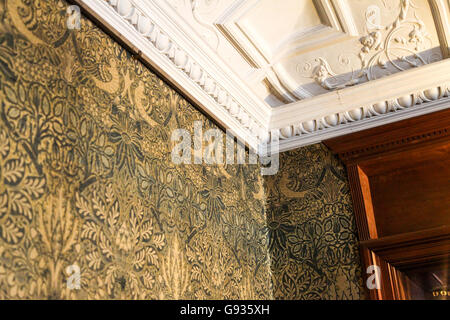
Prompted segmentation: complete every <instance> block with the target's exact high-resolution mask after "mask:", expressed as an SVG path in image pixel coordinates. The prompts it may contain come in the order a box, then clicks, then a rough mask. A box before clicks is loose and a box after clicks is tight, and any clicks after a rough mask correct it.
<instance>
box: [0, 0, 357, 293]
mask: <svg viewBox="0 0 450 320" xmlns="http://www.w3.org/2000/svg"><path fill="white" fill-rule="evenodd" d="M67 6H68V3H66V2H65V1H58V0H45V1H44V0H0V181H1V182H0V299H11V298H19V299H130V298H131V299H272V298H278V299H282V298H287V299H302V298H303V299H306V298H311V299H319V298H336V299H356V298H358V297H360V290H359V282H360V280H359V274H358V272H357V270H359V269H358V268H359V263H358V261H359V260H358V257H357V252H356V245H355V241H356V239H355V234H354V222H353V219H352V209H351V205H350V199H349V193H348V189H347V185H346V183H345V178H344V176H345V174H344V172H343V169H342V167H341V166H340V164H338V163H337V162H336V161H335V160H334V159H333V158H331V157H330V156H329V154H328V152H327V151H326V150H325V149H324V148H323V147H322V146H314V147H311V148H306V149H302V150H298V151H295V152H290V153H287V154H284V155H282V168H281V170H280V173H279V174H278V175H277V176H275V177H269V178H267V179H263V178H262V177H261V176H260V175H259V173H260V170H259V169H260V168H259V167H258V166H256V165H235V166H226V165H224V166H206V165H205V166H200V165H182V166H181V165H180V166H177V165H174V164H173V163H172V162H171V155H170V152H171V150H172V145H171V142H170V137H171V133H172V131H173V130H174V129H177V128H184V129H189V130H191V132H192V131H193V126H194V121H203V124H204V129H205V130H207V129H209V128H214V127H215V125H214V124H213V123H211V122H210V121H209V120H207V118H205V117H204V116H203V115H202V114H201V113H200V112H198V111H197V110H196V109H195V108H194V107H193V106H191V105H190V104H189V103H188V102H187V101H186V100H184V99H183V98H182V97H181V96H180V95H178V94H177V93H176V92H175V91H174V90H172V89H171V88H170V87H169V86H168V85H167V84H165V83H164V82H163V81H162V80H161V79H159V78H158V77H157V76H156V75H155V74H153V73H152V72H151V71H149V70H148V69H146V68H145V67H144V66H143V65H142V64H141V63H140V62H138V61H136V60H135V59H133V57H132V56H131V55H130V54H129V53H128V52H127V51H126V50H124V49H123V48H122V47H121V46H119V45H118V44H117V43H115V42H114V41H113V40H112V39H111V38H109V37H108V36H107V35H105V34H104V33H103V32H102V31H101V30H100V29H99V28H97V27H96V26H94V25H93V24H92V23H91V22H90V21H89V20H87V19H84V18H83V19H82V21H81V29H80V30H76V29H75V30H70V29H68V28H67V27H66V21H67V15H66V9H67ZM74 265H76V266H77V267H79V271H80V278H79V279H80V288H79V289H73V288H72V289H70V288H68V286H67V283H68V278H69V277H70V275H71V270H72V271H73V269H71V266H72V267H73V266H74Z"/></svg>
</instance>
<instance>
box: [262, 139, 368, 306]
mask: <svg viewBox="0 0 450 320" xmlns="http://www.w3.org/2000/svg"><path fill="white" fill-rule="evenodd" d="M265 188H266V197H267V225H268V228H269V239H270V244H269V250H270V255H271V260H272V261H271V266H272V275H273V286H274V298H275V299H333V300H334V299H338V300H339V299H344V300H345V299H361V298H362V294H363V291H362V282H361V274H360V259H359V253H358V245H357V238H356V225H355V222H354V216H353V209H352V204H351V196H350V191H349V187H348V183H347V178H346V173H345V171H344V168H343V166H342V164H341V163H340V162H339V160H338V159H336V158H335V157H334V156H333V155H332V154H331V152H330V151H329V150H328V149H327V148H326V147H325V146H323V145H320V144H318V145H313V146H309V147H306V148H302V149H298V150H295V151H290V152H285V153H283V154H282V155H281V158H280V170H279V173H278V175H276V176H272V177H265Z"/></svg>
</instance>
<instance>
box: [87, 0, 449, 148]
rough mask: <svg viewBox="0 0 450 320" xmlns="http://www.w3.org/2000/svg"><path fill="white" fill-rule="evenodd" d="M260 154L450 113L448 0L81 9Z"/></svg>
mask: <svg viewBox="0 0 450 320" xmlns="http://www.w3.org/2000/svg"><path fill="white" fill-rule="evenodd" d="M78 2H79V3H80V4H82V5H83V7H84V8H85V9H87V10H88V11H90V12H91V13H93V14H94V15H95V16H97V17H99V18H100V19H101V20H102V21H103V22H104V23H105V24H106V25H107V26H108V27H109V28H110V29H111V30H112V31H113V32H115V33H116V34H117V35H119V36H121V37H122V38H123V39H124V41H126V42H127V43H128V44H129V45H130V46H132V47H133V48H135V49H136V51H137V52H139V53H140V54H141V56H142V57H143V58H144V59H146V60H148V61H149V62H150V63H152V64H153V65H154V66H155V67H156V68H158V70H160V71H161V72H162V73H163V74H164V75H165V76H166V77H168V78H169V79H170V80H171V81H173V82H174V83H175V84H176V85H177V86H179V87H180V88H181V89H182V90H183V91H184V92H185V93H186V94H187V95H189V96H190V97H191V98H192V99H194V100H195V101H196V102H197V103H198V104H199V106H200V107H202V108H204V109H205V111H207V112H209V113H210V114H211V115H212V116H213V117H215V118H216V119H217V120H218V121H219V122H221V123H222V124H223V125H224V126H226V127H227V128H230V129H231V130H232V131H233V132H234V133H235V134H236V135H237V136H238V137H239V138H240V139H242V140H243V141H245V142H246V143H247V144H249V145H250V146H251V147H255V148H256V147H257V146H258V144H259V143H260V142H261V141H263V142H265V141H268V140H270V139H274V138H278V137H280V138H281V140H282V142H281V150H282V151H283V150H287V149H291V148H296V147H299V146H302V145H306V144H310V143H315V142H319V141H321V140H323V139H326V138H330V137H334V136H338V135H342V134H346V133H349V132H352V131H356V130H362V129H365V128H369V127H373V126H377V125H381V124H385V123H387V122H393V121H397V120H401V119H404V118H408V117H413V116H417V115H419V114H424V113H428V112H432V111H436V110H439V109H444V108H448V107H449V106H450V101H449V99H450V98H449V91H450V89H449V84H450V76H449V74H450V61H449V60H447V58H448V57H449V40H450V23H449V17H450V4H449V0H277V1H276V0H107V1H104V0H79V1H78Z"/></svg>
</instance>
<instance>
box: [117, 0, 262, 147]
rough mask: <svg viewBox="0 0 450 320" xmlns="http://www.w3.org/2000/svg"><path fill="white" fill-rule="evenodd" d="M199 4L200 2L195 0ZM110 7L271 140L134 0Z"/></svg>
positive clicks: (236, 116) (255, 131)
mask: <svg viewBox="0 0 450 320" xmlns="http://www.w3.org/2000/svg"><path fill="white" fill-rule="evenodd" d="M193 2H196V0H193ZM108 3H109V5H110V6H111V7H112V8H113V9H114V10H115V11H116V12H117V13H118V14H119V15H120V16H121V17H122V18H123V19H125V20H126V21H128V22H129V23H130V24H131V25H132V26H133V27H134V28H135V29H136V30H137V31H138V32H139V33H140V35H141V36H143V37H144V38H146V39H147V40H148V41H150V42H151V43H152V44H153V46H154V47H155V48H156V49H157V50H158V51H159V52H160V53H161V54H163V55H164V56H166V57H167V58H168V59H170V60H171V61H172V63H173V64H175V66H176V67H177V68H178V69H179V70H180V71H182V72H183V73H184V74H185V75H186V76H187V77H189V79H190V80H192V81H194V82H195V83H196V84H197V85H199V86H200V87H201V88H202V90H203V91H204V92H205V93H206V94H208V95H209V96H210V97H211V98H212V99H214V101H215V102H216V103H217V104H218V105H220V106H222V107H223V108H224V109H225V110H226V112H227V113H228V114H229V115H230V116H231V117H232V118H234V119H235V120H236V121H238V122H239V123H240V124H241V125H242V126H243V127H244V128H246V129H247V130H249V132H250V133H251V134H252V135H253V136H255V137H258V139H267V133H266V132H265V130H264V129H263V128H262V127H261V126H260V125H259V124H258V122H257V121H256V120H255V119H254V118H253V117H252V116H251V115H250V114H249V113H248V112H247V111H246V110H245V109H244V108H243V107H242V106H241V105H240V104H239V103H238V102H237V101H236V99H234V98H233V97H232V96H231V95H230V94H229V93H228V92H227V91H226V90H225V89H224V88H223V87H222V86H221V85H220V84H219V83H218V82H217V81H216V80H215V79H213V78H212V77H211V75H209V74H208V73H207V72H206V71H205V70H204V69H203V68H202V66H201V65H199V63H197V62H196V61H195V60H194V58H193V57H192V56H191V55H190V54H189V53H187V52H186V51H185V50H184V49H183V48H181V47H180V46H179V45H178V44H177V43H175V41H174V40H173V39H171V38H170V37H169V36H168V35H167V34H166V33H165V32H164V30H162V28H160V27H159V26H158V24H157V23H156V22H155V21H153V20H152V19H150V18H149V17H148V16H146V15H145V14H144V13H142V12H140V10H139V9H138V8H137V7H136V6H135V4H134V3H133V2H132V1H131V0H108Z"/></svg>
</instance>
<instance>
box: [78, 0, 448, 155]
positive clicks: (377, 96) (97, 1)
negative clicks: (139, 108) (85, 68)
mask: <svg viewBox="0 0 450 320" xmlns="http://www.w3.org/2000/svg"><path fill="white" fill-rule="evenodd" d="M238 1H239V2H242V1H240V0H238ZM401 1H403V2H409V1H407V0H401ZM75 2H77V3H78V4H80V5H81V6H82V7H83V8H84V9H85V10H87V11H88V12H89V13H91V14H92V15H93V16H95V17H96V18H97V19H99V20H100V21H101V22H102V24H103V25H105V27H107V28H108V29H109V30H110V31H111V32H113V33H114V34H115V35H116V36H118V37H119V38H121V39H122V41H124V42H125V43H127V45H128V46H129V47H131V48H132V49H133V50H134V51H135V53H136V54H139V55H140V57H141V58H142V59H144V60H146V61H147V62H149V63H150V64H151V65H152V66H153V67H155V68H156V69H157V70H158V71H159V72H161V73H162V74H163V75H164V76H165V77H166V78H167V79H168V80H169V81H171V82H173V83H174V85H176V86H177V87H178V88H180V89H181V90H182V91H183V92H184V93H185V94H186V95H187V96H188V97H190V98H191V99H192V100H194V101H195V103H196V104H198V106H199V107H200V108H202V109H203V110H204V111H206V112H207V113H209V114H210V115H211V116H212V117H214V118H215V119H216V120H217V121H218V122H219V123H221V124H222V125H223V126H225V127H226V128H227V129H229V130H231V131H232V132H233V133H234V134H235V135H236V136H237V137H238V139H240V140H241V141H243V142H245V143H246V144H247V145H248V146H249V147H251V148H253V149H258V147H259V146H260V145H261V144H265V143H268V142H269V141H271V140H272V138H273V137H280V139H281V141H280V151H281V152H283V151H286V150H290V149H294V148H298V147H301V146H305V145H308V144H313V143H317V142H320V141H323V140H324V139H329V138H333V137H336V136H340V135H344V134H348V133H350V132H355V131H360V130H365V129H368V128H372V127H375V126H379V125H383V124H386V123H390V122H394V121H399V120H403V119H406V118H410V117H415V116H418V115H422V114H426V113H430V112H434V111H438V110H442V109H446V108H449V107H450V97H449V95H450V76H449V75H450V60H442V61H439V62H435V63H431V64H426V65H422V66H416V67H415V68H412V69H409V70H405V71H402V72H398V73H395V74H393V75H390V76H387V77H383V78H381V79H373V80H371V81H368V82H365V83H362V84H359V83H358V82H355V83H344V84H343V85H334V84H333V85H330V83H329V82H328V81H327V79H328V78H327V74H326V72H330V70H329V69H330V68H329V67H328V65H327V62H326V60H324V59H322V60H320V59H318V60H317V61H318V66H319V68H316V69H315V71H316V73H318V74H313V78H314V80H315V81H316V82H318V83H320V84H321V85H324V86H327V85H328V86H329V87H330V88H327V89H330V91H329V92H328V93H325V94H321V95H317V96H313V97H309V98H307V99H304V100H300V101H296V102H293V103H290V104H286V105H283V106H280V107H275V108H274V107H271V106H269V105H267V104H266V103H265V102H264V101H263V100H261V99H259V97H258V96H257V95H255V93H254V92H253V91H252V90H251V89H250V88H248V86H247V85H246V84H245V83H244V82H243V81H242V78H241V77H240V76H239V75H237V74H236V73H235V72H234V71H233V70H231V68H230V67H229V66H227V64H226V63H224V61H223V59H222V58H221V57H220V55H219V54H218V52H217V51H216V50H215V49H214V48H211V46H209V45H201V44H202V43H203V41H204V39H202V37H201V36H200V35H198V34H197V33H196V32H195V31H194V30H193V29H192V28H191V26H190V25H189V24H188V23H185V22H184V21H183V19H179V18H178V17H179V16H177V15H176V13H175V11H174V9H173V8H172V7H171V6H170V5H168V4H167V2H166V1H165V0H77V1H75ZM194 2H195V0H194ZM325 2H326V1H322V3H325ZM194 4H195V3H194ZM441 5H442V3H441ZM444 8H446V9H448V7H445V6H444ZM347 14H348V13H347ZM402 17H403V16H402V15H401V16H400V18H402ZM438 18H439V19H441V21H443V22H442V25H443V26H445V25H446V23H447V21H446V20H445V19H447V16H446V15H445V14H440V15H439V17H438ZM402 21H403V20H400V21H399V22H398V23H397V24H395V25H394V27H398V25H399V23H401V22H402ZM419 26H420V24H419ZM346 28H350V29H351V30H353V31H352V32H355V31H354V29H355V28H356V27H354V26H350V27H349V26H347V27H346ZM445 32H447V33H448V31H447V30H445ZM442 34H443V33H441V37H442ZM444 35H445V34H444ZM371 36H373V37H375V36H376V34H373V35H371ZM372 40H374V41H376V39H372ZM442 41H443V39H441V42H442ZM361 43H362V45H363V49H362V50H364V48H365V47H367V46H368V45H370V46H371V48H372V47H374V46H373V44H372V42H371V39H367V40H365V39H361ZM442 51H443V52H445V50H442ZM444 56H445V53H444ZM321 67H322V68H321ZM320 72H322V74H320ZM369 80H370V79H369ZM356 84H358V85H356Z"/></svg>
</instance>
